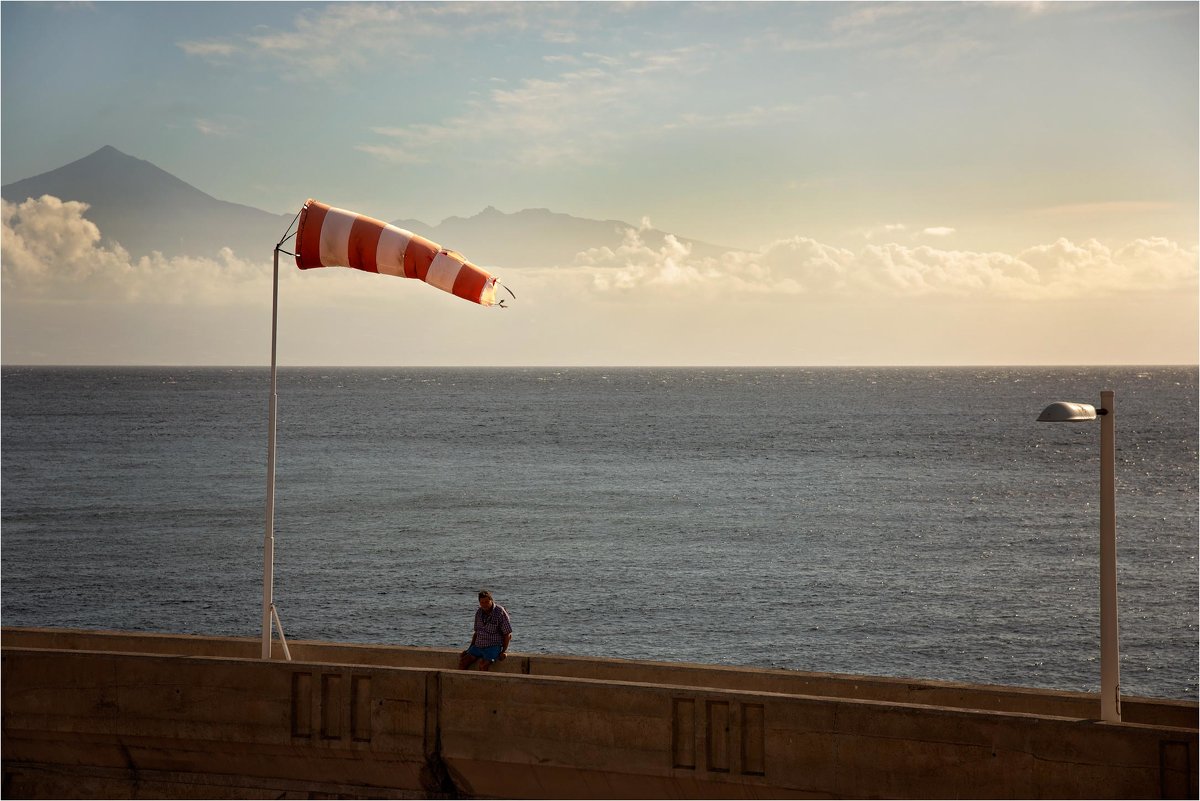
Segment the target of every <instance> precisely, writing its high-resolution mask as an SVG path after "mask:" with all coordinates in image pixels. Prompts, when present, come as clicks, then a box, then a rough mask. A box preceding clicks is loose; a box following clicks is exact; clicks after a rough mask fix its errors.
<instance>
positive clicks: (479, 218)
mask: <svg viewBox="0 0 1200 801" xmlns="http://www.w3.org/2000/svg"><path fill="white" fill-rule="evenodd" d="M0 195H2V196H3V197H4V199H5V200H7V201H9V202H12V203H21V202H23V201H24V200H26V199H27V198H30V197H33V198H37V197H41V196H42V195H53V196H55V197H57V198H60V199H62V200H78V201H83V202H84V203H87V204H88V205H89V209H88V211H87V212H86V215H85V216H86V217H87V218H88V219H89V220H91V221H92V222H94V223H95V224H96V225H97V226H98V227H99V228H100V233H101V234H102V235H103V237H104V238H105V240H107V241H108V242H110V243H111V242H118V243H120V244H121V246H122V247H124V248H125V249H126V250H128V251H129V252H130V254H131V255H132V256H133V257H134V258H137V257H140V256H145V255H149V254H150V253H151V252H152V251H158V252H160V253H162V254H163V255H164V256H167V257H174V256H194V257H206V258H212V257H214V256H215V255H216V254H217V252H218V251H220V249H221V248H223V247H229V248H231V249H232V250H233V251H234V253H236V254H237V255H238V256H240V257H242V258H249V259H255V258H263V259H265V258H266V257H267V254H269V253H270V250H271V248H272V246H273V245H274V244H275V242H276V241H278V239H279V237H280V236H281V235H282V234H283V232H284V231H285V230H287V226H288V224H289V223H291V221H292V217H293V216H294V213H289V214H272V213H271V212H267V211H263V210H261V209H257V208H254V207H252V206H244V205H241V204H238V203H230V202H227V201H224V200H219V199H217V198H214V197H212V196H211V195H208V194H206V193H205V192H203V191H201V190H199V189H197V188H196V187H194V186H192V185H190V184H188V183H186V182H184V181H182V180H180V179H179V178H176V177H175V176H174V175H171V174H170V173H169V172H166V171H165V170H163V169H161V168H159V167H157V166H155V165H154V164H151V163H150V162H148V161H143V160H141V159H138V158H135V157H133V156H129V155H127V154H125V153H122V152H121V151H119V150H117V149H116V148H114V147H112V146H110V145H106V146H104V147H102V148H100V149H99V150H97V151H96V152H94V153H92V154H90V155H88V156H85V157H84V158H82V159H79V160H78V161H73V162H71V163H70V164H66V165H64V166H62V167H59V168H58V169H55V170H51V171H49V172H45V173H42V174H40V175H35V176H33V177H31V178H25V179H23V180H20V181H14V182H12V183H9V184H5V185H4V186H3V187H0ZM355 211H361V210H358V209H355ZM393 224H394V225H397V226H399V227H401V228H405V229H407V230H409V231H412V232H413V233H417V234H420V235H421V236H425V237H428V238H429V239H432V240H433V241H435V242H437V243H439V244H442V245H445V246H446V247H450V248H453V249H454V250H457V251H460V252H462V253H464V254H466V255H467V257H468V258H471V259H472V260H474V261H476V262H477V263H478V264H480V265H485V266H492V267H552V266H562V265H569V264H571V263H572V262H573V261H574V258H575V255H576V254H578V253H580V252H582V251H585V250H588V249H591V248H601V247H608V248H612V249H614V250H615V249H616V248H617V247H619V246H620V245H621V243H622V242H623V240H624V235H625V231H626V230H627V229H629V228H637V226H635V225H631V224H629V223H625V222H621V221H619V220H589V219H585V218H581V217H572V216H570V215H567V214H560V213H556V212H552V211H549V210H548V209H525V210H523V211H518V212H515V213H512V214H506V213H504V212H502V211H499V210H498V209H496V208H494V207H492V206H488V207H487V208H485V209H484V210H483V211H481V212H480V213H479V214H476V215H475V216H473V217H449V218H447V219H445V220H443V221H442V222H440V223H438V224H437V225H432V226H431V225H428V224H426V223H423V222H421V221H419V220H397V221H395V222H394V223H393ZM667 235H668V234H667V233H666V232H664V231H659V230H656V229H647V230H644V231H642V232H641V237H642V241H643V243H644V244H645V245H647V246H648V247H651V248H655V249H657V248H660V247H662V246H663V243H664V240H665V238H666V236H667ZM680 241H682V242H684V243H685V244H688V245H689V246H691V247H692V251H693V253H694V254H696V255H699V256H709V255H713V256H715V255H718V254H720V253H723V252H725V251H727V250H730V249H731V248H722V247H719V246H716V245H710V244H708V243H704V242H696V241H690V240H684V239H682V238H681V240H680Z"/></svg>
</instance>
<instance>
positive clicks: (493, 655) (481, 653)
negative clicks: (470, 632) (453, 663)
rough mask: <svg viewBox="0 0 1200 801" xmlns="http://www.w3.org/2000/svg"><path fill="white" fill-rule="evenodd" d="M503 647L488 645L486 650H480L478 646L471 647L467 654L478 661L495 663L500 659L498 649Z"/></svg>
mask: <svg viewBox="0 0 1200 801" xmlns="http://www.w3.org/2000/svg"><path fill="white" fill-rule="evenodd" d="M503 647H504V646H501V645H489V646H487V647H486V648H480V647H479V646H478V645H472V646H471V647H470V648H468V649H467V653H468V654H470V655H471V656H475V657H479V658H480V659H486V660H488V661H489V662H495V661H496V660H497V659H499V658H500V649H501V648H503Z"/></svg>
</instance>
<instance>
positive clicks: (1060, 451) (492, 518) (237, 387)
mask: <svg viewBox="0 0 1200 801" xmlns="http://www.w3.org/2000/svg"><path fill="white" fill-rule="evenodd" d="M2 375H3V380H2V382H0V392H2V400H3V406H2V410H0V411H2V418H3V431H2V434H3V452H2V458H3V474H2V484H0V487H2V490H0V491H2V523H3V551H2V556H3V561H2V569H3V582H2V594H3V622H4V624H5V625H10V626H11V625H22V626H43V625H47V626H74V627H88V628H110V629H127V630H143V631H161V632H186V633H203V634H228V635H245V636H256V635H257V634H258V633H259V625H260V611H261V610H260V604H261V580H262V561H261V560H262V539H263V500H264V492H265V482H266V478H265V473H266V471H265V462H266V456H265V450H266V428H267V400H268V380H267V372H266V370H265V369H224V368H153V369H151V368H27V367H6V368H4V369H3V374H2ZM1106 388H1107V389H1113V390H1115V391H1116V393H1117V396H1116V397H1117V458H1118V467H1117V470H1118V473H1117V481H1118V486H1117V489H1118V499H1117V513H1118V530H1117V533H1118V559H1119V563H1118V565H1119V593H1120V614H1121V620H1120V622H1121V670H1122V676H1121V680H1122V690H1123V692H1124V693H1125V694H1129V695H1154V696H1164V697H1171V698H1194V697H1195V696H1196V693H1197V660H1198V649H1197V632H1198V629H1197V623H1198V621H1197V596H1198V586H1197V585H1198V582H1197V561H1196V556H1197V529H1198V521H1197V505H1198V497H1200V494H1198V487H1197V482H1198V469H1197V447H1198V434H1197V419H1198V415H1197V369H1196V368H1195V367H1138V368H1074V367H1072V368H957V369H946V368H937V369H933V368H929V369H923V368H853V369H850V368H847V369H833V368H823V369H805V368H774V369H760V368H754V369H749V368H746V369H740V368H709V369H698V368H697V369H669V368H663V369H632V368H629V369H616V368H603V369H601V368H589V369H585V368H570V369H567V368H564V369H542V368H538V369H533V368H530V369H520V368H503V369H501V368H497V369H449V368H447V369H399V368H397V369H332V368H326V369H322V368H303V369H301V368H295V369H283V370H281V372H280V379H279V410H280V411H279V429H278V430H279V451H278V466H277V476H278V496H277V516H276V536H277V544H276V566H275V576H276V601H277V604H278V607H279V611H280V614H281V617H282V619H283V623H284V626H285V628H286V630H287V633H288V636H289V638H296V639H309V638H315V639H329V640H344V641H357V642H371V643H396V644H404V645H419V646H441V647H455V648H457V647H464V646H465V645H466V643H467V641H468V639H469V636H470V630H469V628H470V621H471V613H472V608H473V606H474V603H475V597H474V596H475V591H476V590H477V589H478V588H479V587H482V586H486V587H488V588H490V589H492V590H493V592H494V593H495V594H496V597H497V600H498V602H499V603H501V604H503V605H504V606H506V607H507V608H508V610H509V612H510V613H511V615H512V617H513V622H514V625H515V627H516V632H517V636H516V639H515V640H514V644H513V648H514V650H517V651H524V652H531V653H566V654H581V655H598V656H615V657H623V658H638V659H657V660H671V661H689V662H703V663H718V664H730V665H754V666H763V667H786V668H796V669H802V670H813V671H834V672H846V673H862V674H873V675H886V676H904V677H919V678H934V679H948V680H958V681H970V682H984V683H997V684H1010V685H1025V686H1034V687H1049V688H1058V689H1066V690H1085V691H1096V690H1097V689H1098V686H1099V660H1098V653H1099V619H1098V605H1099V604H1098V561H1099V560H1098V548H1099V545H1098V538H1097V529H1098V488H1097V485H1098V475H1099V465H1098V450H1099V426H1098V425H1089V424H1083V425H1047V424H1039V423H1037V422H1035V420H1036V417H1037V414H1038V412H1039V411H1040V410H1041V409H1042V408H1043V407H1044V406H1045V405H1046V404H1048V403H1050V402H1052V401H1055V400H1075V401H1082V402H1088V403H1093V404H1096V403H1098V402H1099V392H1100V390H1101V389H1106Z"/></svg>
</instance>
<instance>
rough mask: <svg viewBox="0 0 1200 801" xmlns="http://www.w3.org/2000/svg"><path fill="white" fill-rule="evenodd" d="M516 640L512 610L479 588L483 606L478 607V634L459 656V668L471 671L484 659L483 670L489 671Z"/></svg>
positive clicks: (503, 656)
mask: <svg viewBox="0 0 1200 801" xmlns="http://www.w3.org/2000/svg"><path fill="white" fill-rule="evenodd" d="M511 641H512V622H511V621H510V620H509V618H508V610H507V609H505V608H504V607H503V606H500V605H499V604H497V603H496V602H495V601H494V600H493V599H492V594H491V593H490V592H488V591H487V590H480V591H479V608H478V609H476V610H475V633H474V634H472V635H471V645H470V646H469V647H468V648H467V650H465V651H463V652H462V654H460V655H459V658H458V669H459V670H469V669H470V668H471V667H472V666H473V665H474V664H475V663H476V662H482V663H483V664H482V665H481V666H480V670H487V669H488V668H490V667H491V666H492V664H493V663H495V662H498V661H500V660H501V659H504V658H505V657H506V656H507V654H508V644H509V643H510V642H511Z"/></svg>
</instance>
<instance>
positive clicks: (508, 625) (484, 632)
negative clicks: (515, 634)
mask: <svg viewBox="0 0 1200 801" xmlns="http://www.w3.org/2000/svg"><path fill="white" fill-rule="evenodd" d="M505 634H512V622H511V621H509V619H508V610H507V609H505V608H504V607H503V606H501V605H500V604H492V609H491V611H490V612H484V611H483V609H476V610H475V645H476V646H478V647H479V648H487V647H488V646H489V645H504V635H505Z"/></svg>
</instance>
